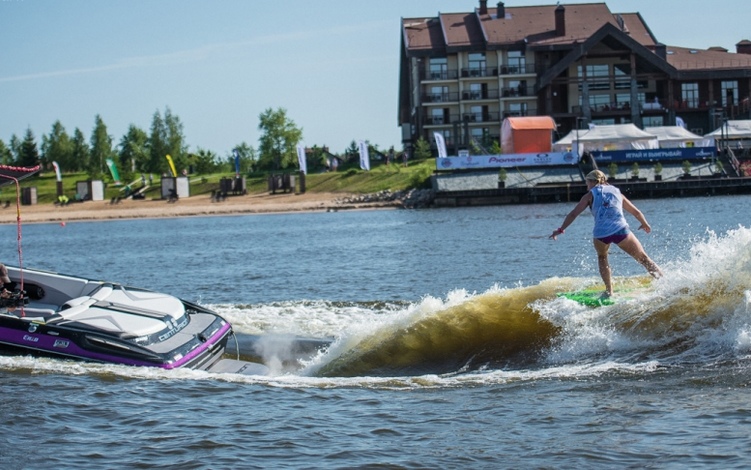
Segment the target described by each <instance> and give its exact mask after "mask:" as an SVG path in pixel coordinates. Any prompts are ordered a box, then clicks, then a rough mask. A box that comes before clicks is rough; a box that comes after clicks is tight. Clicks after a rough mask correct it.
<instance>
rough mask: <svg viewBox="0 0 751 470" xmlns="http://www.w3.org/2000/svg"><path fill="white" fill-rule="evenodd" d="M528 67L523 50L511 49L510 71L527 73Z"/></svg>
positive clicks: (509, 55)
mask: <svg viewBox="0 0 751 470" xmlns="http://www.w3.org/2000/svg"><path fill="white" fill-rule="evenodd" d="M526 69H527V58H526V57H524V53H523V52H522V51H509V53H508V72H509V73H525V72H526Z"/></svg>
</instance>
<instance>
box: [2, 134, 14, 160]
mask: <svg viewBox="0 0 751 470" xmlns="http://www.w3.org/2000/svg"><path fill="white" fill-rule="evenodd" d="M11 163H13V152H11V151H10V147H8V146H7V145H5V142H3V141H2V139H0V165H10V164H11Z"/></svg>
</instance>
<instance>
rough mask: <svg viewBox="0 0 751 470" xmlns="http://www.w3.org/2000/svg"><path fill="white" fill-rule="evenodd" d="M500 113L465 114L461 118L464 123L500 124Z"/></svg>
mask: <svg viewBox="0 0 751 470" xmlns="http://www.w3.org/2000/svg"><path fill="white" fill-rule="evenodd" d="M500 116H501V113H499V112H482V113H466V114H464V115H463V116H462V119H463V120H464V121H465V122H469V123H470V124H471V123H477V122H496V123H497V122H500Z"/></svg>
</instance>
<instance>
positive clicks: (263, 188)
mask: <svg viewBox="0 0 751 470" xmlns="http://www.w3.org/2000/svg"><path fill="white" fill-rule="evenodd" d="M434 170H435V160H433V159H428V160H423V161H417V162H410V163H409V165H408V166H407V167H404V166H402V165H395V164H391V165H388V166H387V165H383V164H378V163H376V164H375V165H373V166H372V167H371V171H363V170H360V169H359V168H350V169H342V170H340V171H336V172H328V173H317V174H310V175H306V177H305V188H306V191H307V192H321V193H323V192H328V193H336V192H341V193H355V194H369V193H375V192H379V191H383V190H387V189H388V190H392V191H401V190H404V189H409V188H421V187H427V186H428V180H429V178H430V175H431V174H432V173H433V171H434ZM295 175H296V178H297V173H295ZM227 177H229V178H232V177H234V174H227V173H216V174H207V175H200V174H198V175H190V195H191V196H199V195H202V194H206V195H208V194H210V193H211V191H215V190H217V189H219V181H220V180H221V179H222V178H227ZM62 179H63V193H64V194H65V195H66V196H68V197H69V198H70V199H73V198H74V197H75V194H76V183H77V182H79V181H87V180H88V176H87V175H86V174H85V173H65V174H63V177H62ZM267 181H268V174H265V173H264V174H251V175H248V176H246V186H247V189H248V193H249V194H257V193H263V192H267V191H268V189H267V188H268V185H267ZM126 183H127V182H126ZM105 186H106V187H105V199H112V198H114V197H118V196H120V197H122V196H124V194H125V190H124V187H123V186H115V185H114V184H112V182H111V181H105ZM21 187H22V188H25V187H36V192H37V203H39V204H45V203H53V202H55V201H56V200H57V181H56V178H55V172H54V171H53V170H49V171H45V172H42V173H39V174H37V175H35V176H33V177H31V178H29V179H27V180H24V181H22V182H21ZM140 187H141V182H140V180H138V181H137V182H136V183H135V184H134V185H133V188H134V189H138V188H140ZM297 187H298V188H299V181H298V182H297ZM145 195H146V198H148V199H160V198H161V189H160V182H159V178H158V177H155V179H154V184H153V186H151V187H149V189H148V190H147V191H146V193H145ZM15 197H16V190H15V187H14V186H13V185H4V186H2V188H0V201H9V200H15Z"/></svg>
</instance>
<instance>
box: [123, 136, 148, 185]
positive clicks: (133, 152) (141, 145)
mask: <svg viewBox="0 0 751 470" xmlns="http://www.w3.org/2000/svg"><path fill="white" fill-rule="evenodd" d="M148 141H149V136H148V135H146V131H144V130H143V129H140V128H138V127H136V126H134V125H133V124H131V125H130V126H129V127H128V132H127V133H126V134H125V135H124V136H123V138H122V139H121V140H120V153H119V154H118V161H119V162H120V166H121V167H122V168H123V170H125V172H126V173H129V172H131V171H134V170H135V171H139V172H146V171H147V170H146V168H147V167H148V163H149V146H148Z"/></svg>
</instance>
